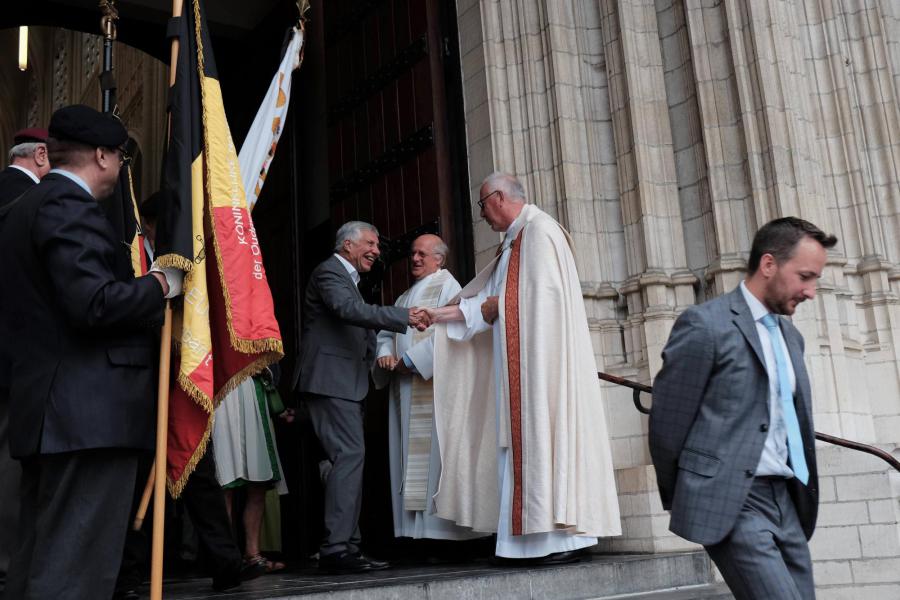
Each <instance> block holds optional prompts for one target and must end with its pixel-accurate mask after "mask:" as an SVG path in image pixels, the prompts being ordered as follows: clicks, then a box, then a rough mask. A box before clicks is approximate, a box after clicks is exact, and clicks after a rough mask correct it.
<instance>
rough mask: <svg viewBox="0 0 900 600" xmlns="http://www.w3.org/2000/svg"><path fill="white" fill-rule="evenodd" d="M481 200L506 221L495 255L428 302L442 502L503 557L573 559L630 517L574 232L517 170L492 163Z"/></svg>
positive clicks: (446, 512)
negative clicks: (530, 193)
mask: <svg viewBox="0 0 900 600" xmlns="http://www.w3.org/2000/svg"><path fill="white" fill-rule="evenodd" d="M478 205H479V207H480V209H481V216H482V217H483V218H484V219H485V221H487V223H488V224H489V225H490V226H491V228H492V229H493V230H494V231H497V232H502V233H504V237H503V242H502V244H501V246H500V248H498V250H497V256H496V257H495V259H494V260H493V261H492V262H491V263H490V264H489V265H488V266H487V267H486V268H485V269H483V270H482V271H481V272H480V273H479V274H478V275H477V276H476V277H475V279H473V280H472V281H471V282H470V283H469V284H468V285H467V286H466V287H465V288H464V289H463V290H462V292H461V293H460V298H459V299H458V302H459V303H458V304H455V305H450V306H447V307H443V308H437V309H429V313H430V316H431V318H432V321H433V322H437V323H440V325H439V326H438V327H436V328H435V334H434V346H435V349H434V352H435V355H434V363H435V364H436V365H439V367H438V368H436V369H435V372H434V402H435V424H436V428H437V432H438V438H439V441H440V451H441V468H442V471H441V480H440V484H439V489H438V493H437V494H436V495H435V498H434V500H435V505H436V513H437V515H438V516H439V517H442V518H445V519H449V520H452V521H454V522H455V523H457V524H458V525H461V526H464V527H469V528H472V529H475V530H478V531H496V532H497V546H496V550H495V553H496V555H497V557H500V558H501V559H509V560H504V561H503V562H507V563H510V564H527V565H532V564H556V563H565V562H573V561H575V560H578V559H579V558H580V555H581V554H582V552H583V551H584V549H586V548H588V547H589V546H593V545H594V544H596V543H597V538H598V537H606V536H614V535H620V534H621V524H620V520H619V505H618V497H617V494H616V487H615V478H614V473H613V465H612V458H611V452H610V443H609V436H608V433H607V427H606V417H605V413H604V408H603V401H602V398H601V395H600V385H599V382H598V379H597V367H596V362H595V360H594V351H593V348H592V346H591V340H590V334H589V330H588V323H587V316H586V313H585V308H584V300H583V298H582V295H581V283H580V281H579V278H578V272H577V271H576V268H575V259H574V256H573V254H572V240H571V238H570V237H569V234H568V233H567V232H566V231H565V230H564V229H563V228H562V226H561V225H560V224H559V223H557V222H556V221H555V220H554V219H553V218H552V217H550V216H549V215H547V214H546V213H545V212H543V211H542V210H540V209H539V208H538V207H536V206H534V205H532V204H527V203H526V200H525V191H524V189H523V188H522V185H521V183H519V181H518V180H517V179H516V178H515V177H513V176H511V175H507V174H504V173H494V174H492V175H490V176H488V177H487V179H485V180H484V183H483V184H482V186H481V198H480V199H479V201H478Z"/></svg>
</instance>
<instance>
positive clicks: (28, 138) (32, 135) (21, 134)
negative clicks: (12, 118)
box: [13, 127, 47, 146]
mask: <svg viewBox="0 0 900 600" xmlns="http://www.w3.org/2000/svg"><path fill="white" fill-rule="evenodd" d="M27 142H42V143H44V144H46V143H47V130H46V129H41V128H40V127H29V128H28V129H20V130H19V131H17V132H16V133H15V135H13V145H14V146H18V145H19V144H25V143H27Z"/></svg>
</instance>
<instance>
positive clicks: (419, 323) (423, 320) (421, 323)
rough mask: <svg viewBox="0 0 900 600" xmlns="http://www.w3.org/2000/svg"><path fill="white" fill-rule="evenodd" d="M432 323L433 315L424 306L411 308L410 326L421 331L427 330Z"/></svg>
mask: <svg viewBox="0 0 900 600" xmlns="http://www.w3.org/2000/svg"><path fill="white" fill-rule="evenodd" d="M430 325H431V317H430V316H429V315H428V311H427V310H425V309H424V308H417V307H413V308H411V309H409V326H410V327H415V328H416V329H418V330H419V331H425V330H426V329H428V327H429V326H430Z"/></svg>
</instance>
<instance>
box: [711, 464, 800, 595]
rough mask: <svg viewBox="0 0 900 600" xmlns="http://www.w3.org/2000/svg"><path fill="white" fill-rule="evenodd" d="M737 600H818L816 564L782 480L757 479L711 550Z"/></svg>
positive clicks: (714, 560)
mask: <svg viewBox="0 0 900 600" xmlns="http://www.w3.org/2000/svg"><path fill="white" fill-rule="evenodd" d="M706 551H707V552H708V553H709V556H710V558H712V559H713V562H715V563H716V566H717V567H719V571H721V572H722V576H723V577H724V578H725V583H727V584H728V587H729V589H731V592H732V593H733V594H734V597H735V598H736V600H814V599H815V597H816V592H815V585H814V583H813V574H812V561H811V559H810V556H809V546H808V545H807V543H806V536H805V535H804V533H803V527H802V526H801V525H800V519H799V518H798V517H797V510H796V509H795V508H794V502H793V500H791V495H790V493H789V492H788V489H787V484H786V483H785V480H783V479H767V478H761V477H757V478H756V479H755V480H754V481H753V485H752V486H751V487H750V494H749V495H748V496H747V501H746V502H745V503H744V506H743V508H742V509H741V513H740V515H738V518H737V521H736V522H735V525H734V529H733V530H732V531H731V533H729V534H728V536H727V537H726V538H725V539H724V540H722V541H721V542H719V543H718V544H715V545H713V546H707V547H706Z"/></svg>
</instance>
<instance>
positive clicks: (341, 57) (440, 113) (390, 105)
mask: <svg viewBox="0 0 900 600" xmlns="http://www.w3.org/2000/svg"><path fill="white" fill-rule="evenodd" d="M325 4H326V7H327V8H326V10H325V31H326V38H325V65H326V70H327V71H328V81H329V83H328V87H327V99H326V102H327V110H328V129H329V135H328V145H329V148H328V156H329V161H328V162H329V181H330V195H331V204H332V210H331V217H332V220H333V222H332V227H333V228H337V227H339V226H340V224H341V223H342V222H344V221H346V220H350V219H361V220H368V221H370V222H372V223H373V224H374V225H375V226H376V227H378V228H379V230H380V231H381V233H382V237H383V238H384V239H385V242H390V241H391V240H398V239H404V240H405V239H406V236H409V235H412V232H414V231H417V230H420V228H422V227H423V226H427V227H429V228H431V230H435V231H438V230H440V229H441V222H446V215H447V214H450V210H451V209H450V207H449V204H448V203H449V202H450V198H451V195H452V187H453V183H452V182H451V181H449V174H450V173H452V172H453V169H451V166H450V164H449V153H448V152H447V151H446V150H441V148H444V147H445V146H446V140H442V139H439V138H440V136H443V135H445V133H444V132H445V131H446V126H445V125H444V124H443V122H444V121H446V119H447V114H446V102H445V100H444V99H443V98H436V93H442V90H443V87H442V86H441V84H440V83H438V84H437V85H438V87H436V84H435V78H436V77H443V73H442V72H436V71H435V65H436V64H437V65H440V60H441V56H442V51H443V46H442V43H440V42H435V41H434V40H442V39H443V38H442V37H441V33H440V31H438V29H439V28H440V20H439V19H438V18H437V16H436V11H438V10H439V4H438V3H436V2H434V1H433V0H368V1H359V2H353V1H350V0H339V1H335V2H326V3H325ZM435 52H437V53H438V56H437V57H435V56H434V54H433V53H435ZM436 60H437V62H435V61H436ZM438 71H440V69H438ZM436 132H437V134H436ZM446 233H449V234H450V236H451V237H452V232H449V230H448V231H447V232H445V234H446ZM406 241H407V243H408V240H406ZM447 242H448V243H450V244H452V243H453V240H452V239H447ZM401 245H402V244H401ZM402 253H403V250H402V248H401V247H400V246H397V245H395V246H393V247H392V250H391V251H390V252H385V253H383V255H384V256H388V257H390V259H391V260H392V261H396V262H393V263H391V264H386V265H384V267H383V268H380V271H379V272H378V273H377V274H376V276H378V277H382V278H383V282H382V284H383V285H382V288H381V292H380V293H381V300H382V301H384V302H392V301H393V300H394V299H395V298H396V296H397V295H399V294H400V293H401V292H402V291H403V290H404V289H405V288H406V286H408V285H409V277H408V275H407V274H406V270H407V269H408V264H407V261H405V260H397V258H398V257H399V256H400V255H402ZM373 273H374V271H373Z"/></svg>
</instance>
